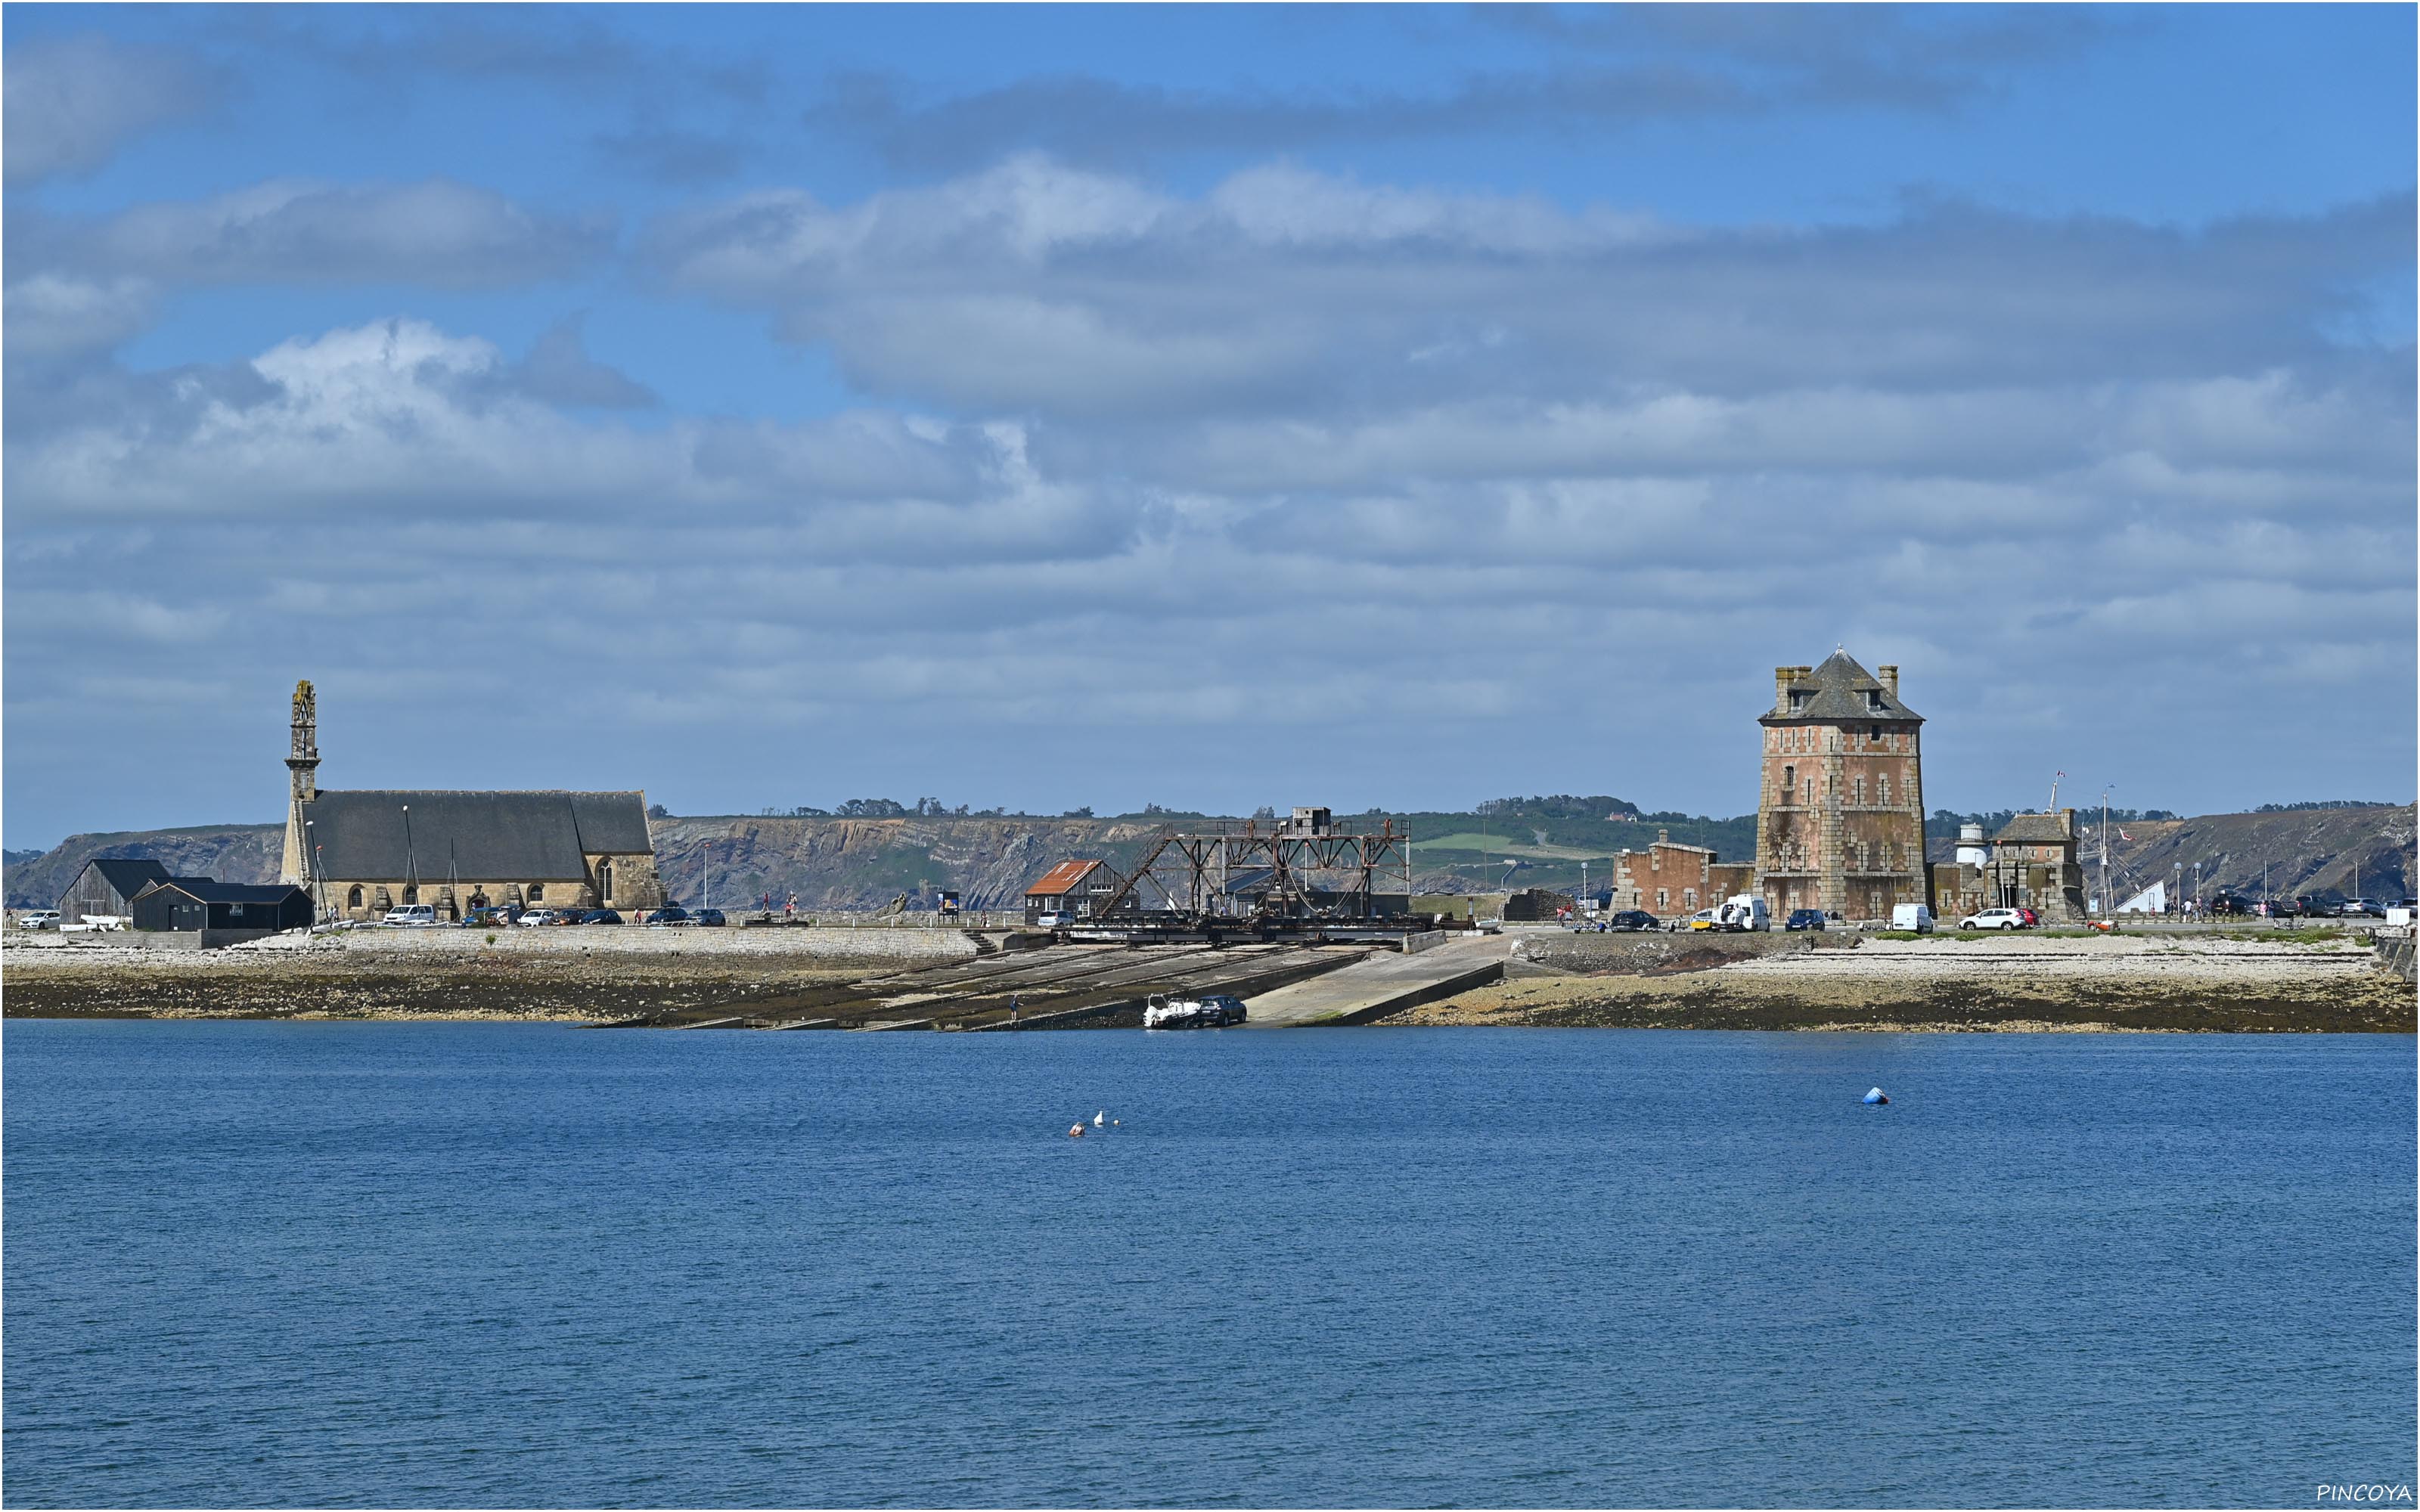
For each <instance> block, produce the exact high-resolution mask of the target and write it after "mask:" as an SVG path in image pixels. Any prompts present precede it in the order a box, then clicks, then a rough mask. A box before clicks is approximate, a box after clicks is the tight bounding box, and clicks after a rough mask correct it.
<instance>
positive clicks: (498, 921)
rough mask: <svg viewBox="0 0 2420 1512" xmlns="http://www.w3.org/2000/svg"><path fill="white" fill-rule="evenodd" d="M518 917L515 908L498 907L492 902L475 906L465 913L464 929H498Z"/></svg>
mask: <svg viewBox="0 0 2420 1512" xmlns="http://www.w3.org/2000/svg"><path fill="white" fill-rule="evenodd" d="M516 917H518V916H517V914H516V913H515V911H514V910H513V909H511V908H509V907H497V906H494V905H492V904H491V905H489V906H487V907H483V908H473V909H472V910H471V911H470V912H469V913H467V914H464V915H463V916H462V927H463V928H464V929H496V928H499V927H501V926H503V925H505V924H509V923H511V922H512V921H513V919H514V918H516Z"/></svg>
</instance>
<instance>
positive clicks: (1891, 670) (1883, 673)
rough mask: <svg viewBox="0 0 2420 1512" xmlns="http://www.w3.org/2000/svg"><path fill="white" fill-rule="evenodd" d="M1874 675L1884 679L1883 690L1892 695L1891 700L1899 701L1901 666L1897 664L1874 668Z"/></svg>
mask: <svg viewBox="0 0 2420 1512" xmlns="http://www.w3.org/2000/svg"><path fill="white" fill-rule="evenodd" d="M1874 675H1875V676H1877V677H1879V678H1881V679H1882V680H1883V691H1884V692H1885V693H1888V694H1889V695H1890V697H1891V702H1894V703H1896V702H1899V667H1898V666H1897V665H1896V664H1891V665H1886V666H1882V667H1877V668H1875V669H1874Z"/></svg>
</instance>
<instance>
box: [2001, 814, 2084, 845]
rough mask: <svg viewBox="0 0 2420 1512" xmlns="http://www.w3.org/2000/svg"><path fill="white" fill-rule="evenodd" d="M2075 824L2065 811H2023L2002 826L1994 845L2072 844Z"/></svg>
mask: <svg viewBox="0 0 2420 1512" xmlns="http://www.w3.org/2000/svg"><path fill="white" fill-rule="evenodd" d="M2074 842H2075V825H2074V823H2073V822H2072V821H2071V819H2070V818H2069V817H2068V816H2067V815H2066V814H2064V813H2021V814H2018V815H2016V816H2015V817H2014V818H2011V819H2010V820H2009V822H2008V823H2007V824H2005V825H2001V826H2000V832H1999V833H1998V834H1996V835H1994V836H1993V837H1992V843H1993V844H1994V845H2071V844H2073V843H2074Z"/></svg>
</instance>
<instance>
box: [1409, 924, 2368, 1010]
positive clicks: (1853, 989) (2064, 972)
mask: <svg viewBox="0 0 2420 1512" xmlns="http://www.w3.org/2000/svg"><path fill="white" fill-rule="evenodd" d="M1679 938H1680V940H1682V941H1685V939H1686V937H1685V936H1682V937H1679ZM1802 938H1803V937H1802ZM1583 949H1584V948H1583ZM1621 949H1622V948H1621V947H1613V948H1610V949H1608V953H1607V958H1606V959H1605V960H1602V961H1590V960H1588V959H1586V958H1585V957H1584V956H1580V955H1577V954H1575V948H1574V947H1572V946H1567V945H1565V944H1564V943H1563V942H1560V941H1542V942H1541V945H1540V948H1539V949H1536V950H1535V951H1533V952H1528V953H1531V954H1533V955H1536V956H1542V957H1544V960H1543V961H1532V962H1531V963H1530V964H1527V965H1516V966H1515V968H1514V969H1513V971H1512V973H1511V974H1510V975H1509V976H1508V979H1507V980H1505V981H1504V982H1503V983H1501V984H1500V985H1497V986H1493V987H1486V988H1481V989H1479V990H1477V991H1474V992H1469V993H1465V994H1462V995H1459V996H1457V997H1454V998H1452V999H1450V1000H1448V1001H1445V1002H1441V1003H1435V1004H1431V1005H1429V1006H1427V1007H1423V1008H1417V1009H1413V1010H1411V1011H1408V1012H1405V1013H1404V1014H1401V1015H1399V1016H1398V1017H1396V1018H1394V1019H1392V1020H1389V1021H1388V1022H1390V1023H1394V1024H1404V1025H1418V1024H1543V1025H1606V1026H1626V1027H1640V1028H1653V1027H1663V1028H1744V1029H1745V1028H1753V1029H1927V1030H1940V1031H1974V1030H1984V1029H1997V1030H2030V1031H2043V1030H2055V1029H2069V1030H2079V1031H2082V1030H2097V1031H2104V1032H2106V1031H2137V1032H2180V1031H2212V1030H2216V1031H2277V1030H2292V1031H2306V1032H2311V1031H2318V1032H2338V1033H2346V1032H2376V1031H2386V1032H2396V1033H2406V1034H2408V1033H2411V1032H2412V1028H2413V1022H2414V1011H2413V991H2412V988H2411V987H2410V986H2409V985H2408V984H2406V983H2404V982H2403V981H2401V980H2397V979H2396V978H2394V977H2392V976H2389V975H2387V974H2386V973H2384V972H2382V971H2381V970H2380V969H2379V968H2378V966H2377V964H2376V962H2375V958H2374V956H2373V953H2372V952H2371V950H2370V949H2369V948H2368V947H2367V945H2366V944H2365V943H2362V942H2359V941H2355V940H2350V939H2347V940H2342V941H2321V942H2317V943H2293V942H2272V941H2265V940H2228V939H2224V938H2214V937H2196V938H2192V939H2189V940H2179V939H2173V938H2170V939H2164V938H2161V937H2158V936H2140V935H2137V936H2128V935H2118V936H2113V937H2108V938H2098V939H2066V938H2055V937H2045V936H2040V935H2013V936H2007V937H1997V938H1992V939H1982V940H1958V939H1952V938H1947V937H1935V938H1932V939H1926V940H1910V941H1898V940H1884V939H1863V940H1857V941H1855V943H1854V945H1853V946H1852V945H1851V944H1850V941H1849V938H1848V937H1842V938H1840V939H1838V940H1837V941H1832V942H1825V943H1824V944H1823V945H1808V946H1793V945H1792V944H1791V943H1790V942H1788V941H1787V940H1786V939H1781V940H1768V941H1766V942H1763V943H1762V944H1761V945H1759V946H1758V947H1756V948H1753V949H1741V948H1738V947H1733V948H1731V951H1730V953H1724V952H1723V951H1721V950H1719V949H1698V950H1696V951H1694V952H1693V951H1692V950H1691V949H1689V948H1688V947H1687V946H1686V945H1685V944H1662V945H1657V946H1645V947H1639V948H1637V949H1642V950H1646V951H1648V952H1650V953H1651V958H1650V959H1644V960H1641V959H1630V960H1624V959H1622V958H1621ZM1656 950H1662V951H1663V952H1665V953H1664V954H1663V956H1662V957H1661V958H1660V959H1655V958H1652V952H1653V951H1656Z"/></svg>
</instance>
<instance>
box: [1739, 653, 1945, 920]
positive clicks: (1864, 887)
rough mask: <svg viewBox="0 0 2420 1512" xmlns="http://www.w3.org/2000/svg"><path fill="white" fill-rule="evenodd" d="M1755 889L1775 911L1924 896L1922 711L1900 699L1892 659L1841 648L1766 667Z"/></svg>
mask: <svg viewBox="0 0 2420 1512" xmlns="http://www.w3.org/2000/svg"><path fill="white" fill-rule="evenodd" d="M1757 723H1758V724H1759V725H1760V726H1761V727H1762V733H1763V741H1764V749H1763V779H1762V782H1761V790H1760V793H1759V796H1758V800H1757V811H1756V879H1757V890H1758V891H1760V892H1761V893H1762V894H1763V895H1764V900H1765V906H1766V907H1767V908H1770V909H1771V910H1773V912H1774V913H1775V914H1776V915H1777V916H1781V917H1785V918H1786V917H1787V916H1788V914H1789V912H1790V911H1791V910H1792V909H1794V908H1821V909H1823V910H1824V911H1825V912H1827V913H1834V914H1838V915H1839V916H1840V917H1841V918H1843V919H1850V920H1854V919H1877V918H1878V919H1887V918H1890V914H1891V909H1892V907H1893V906H1894V905H1895V904H1899V903H1931V885H1930V877H1931V873H1930V872H1929V871H1928V870H1927V868H1926V867H1925V864H1924V779H1923V775H1922V760H1923V757H1922V751H1921V749H1920V746H1919V741H1918V738H1917V737H1918V732H1919V730H1920V728H1921V727H1922V725H1923V724H1924V719H1923V717H1922V716H1920V715H1918V714H1917V713H1916V711H1915V710H1913V709H1911V708H1909V707H1908V706H1907V705H1906V704H1904V703H1901V702H1900V699H1899V669H1898V668H1897V667H1895V666H1885V667H1883V668H1882V669H1881V670H1880V672H1879V674H1877V673H1875V672H1869V671H1866V669H1865V668H1863V667H1861V666H1859V665H1858V664H1857V661H1856V659H1855V658H1854V657H1853V656H1850V655H1849V654H1848V652H1847V651H1846V650H1845V649H1842V650H1836V651H1834V652H1833V653H1832V655H1831V656H1829V657H1827V658H1825V660H1824V662H1823V665H1822V666H1820V667H1776V668H1775V669H1774V670H1773V707H1772V708H1771V709H1770V710H1768V711H1767V712H1766V713H1765V714H1763V715H1762V716H1761V717H1759V718H1758V720H1757Z"/></svg>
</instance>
